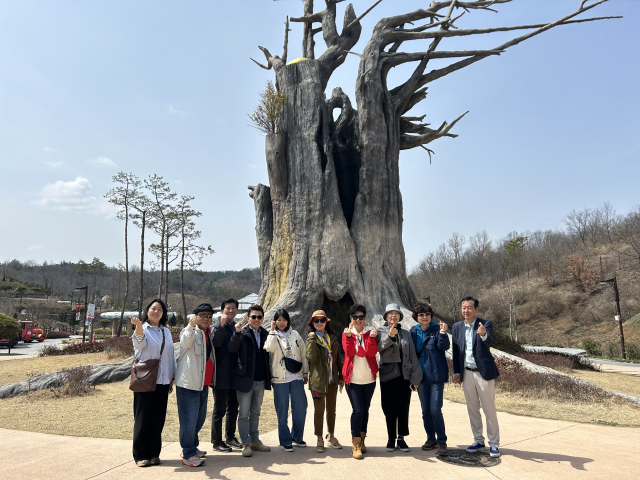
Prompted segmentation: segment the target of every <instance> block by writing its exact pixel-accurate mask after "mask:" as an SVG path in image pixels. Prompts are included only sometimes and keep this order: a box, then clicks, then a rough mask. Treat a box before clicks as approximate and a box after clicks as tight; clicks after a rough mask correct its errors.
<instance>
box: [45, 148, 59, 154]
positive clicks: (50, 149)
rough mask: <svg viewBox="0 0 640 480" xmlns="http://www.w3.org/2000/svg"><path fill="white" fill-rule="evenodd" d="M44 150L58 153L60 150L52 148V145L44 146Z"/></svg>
mask: <svg viewBox="0 0 640 480" xmlns="http://www.w3.org/2000/svg"><path fill="white" fill-rule="evenodd" d="M42 151H43V152H47V153H58V151H57V150H56V149H55V148H51V147H43V148H42Z"/></svg>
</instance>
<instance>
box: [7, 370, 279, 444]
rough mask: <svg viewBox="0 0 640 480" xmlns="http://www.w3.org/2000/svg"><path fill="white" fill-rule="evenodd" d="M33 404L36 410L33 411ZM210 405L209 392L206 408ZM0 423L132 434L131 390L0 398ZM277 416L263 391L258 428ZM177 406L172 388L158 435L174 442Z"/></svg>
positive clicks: (101, 388)
mask: <svg viewBox="0 0 640 480" xmlns="http://www.w3.org/2000/svg"><path fill="white" fill-rule="evenodd" d="M34 404H36V405H37V411H38V412H40V413H38V414H34ZM212 406H213V395H211V394H210V395H209V407H208V411H209V412H211V410H212ZM0 425H2V426H3V428H9V429H12V430H26V431H31V432H40V433H53V434H58V435H74V436H80V437H95V438H120V439H125V440H130V439H132V438H133V393H132V392H131V391H130V390H129V383H128V382H117V383H110V384H104V385H98V386H97V387H96V388H95V390H93V389H92V390H91V393H90V394H89V395H86V396H82V397H71V398H57V397H55V396H54V395H53V394H52V393H51V392H49V391H47V390H44V391H40V392H35V393H31V394H29V395H24V396H22V397H16V398H7V399H4V400H0ZM277 426H278V420H277V418H276V414H275V409H274V407H273V395H272V393H271V392H270V391H266V392H265V395H264V402H263V406H262V414H261V415H260V431H261V432H268V431H271V430H273V429H274V428H277ZM178 429H179V423H178V409H177V406H176V395H175V391H174V393H172V394H171V395H170V396H169V405H168V408H167V420H166V423H165V427H164V432H163V434H162V438H163V440H164V441H168V442H177V441H179V439H178ZM210 431H211V415H209V416H208V418H207V420H206V422H205V424H204V426H203V427H202V433H201V434H200V440H201V441H202V442H206V443H208V442H209V435H210V434H209V432H210Z"/></svg>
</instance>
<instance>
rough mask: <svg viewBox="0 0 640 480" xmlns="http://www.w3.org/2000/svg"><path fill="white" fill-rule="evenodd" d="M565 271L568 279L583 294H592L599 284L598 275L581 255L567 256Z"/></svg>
mask: <svg viewBox="0 0 640 480" xmlns="http://www.w3.org/2000/svg"><path fill="white" fill-rule="evenodd" d="M566 270H567V275H568V276H569V279H570V280H573V281H574V282H576V283H577V284H578V285H580V286H581V287H582V289H583V290H584V291H585V292H592V291H593V290H595V289H596V287H597V286H598V284H599V283H600V273H599V272H598V271H597V270H596V269H595V267H594V266H593V265H592V264H591V262H589V261H588V260H585V259H584V257H583V256H582V255H579V254H573V255H569V256H568V257H567V264H566Z"/></svg>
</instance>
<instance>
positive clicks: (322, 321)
mask: <svg viewBox="0 0 640 480" xmlns="http://www.w3.org/2000/svg"><path fill="white" fill-rule="evenodd" d="M326 321H327V319H326V318H314V319H313V323H325V322H326Z"/></svg>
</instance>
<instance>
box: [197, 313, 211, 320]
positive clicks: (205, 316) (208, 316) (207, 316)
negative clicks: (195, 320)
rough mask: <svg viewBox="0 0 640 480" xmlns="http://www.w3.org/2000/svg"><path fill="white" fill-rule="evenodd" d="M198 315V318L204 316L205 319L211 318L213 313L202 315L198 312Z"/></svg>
mask: <svg viewBox="0 0 640 480" xmlns="http://www.w3.org/2000/svg"><path fill="white" fill-rule="evenodd" d="M198 316H199V317H200V318H204V319H205V320H211V319H212V318H213V315H202V314H201V313H199V314H198Z"/></svg>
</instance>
